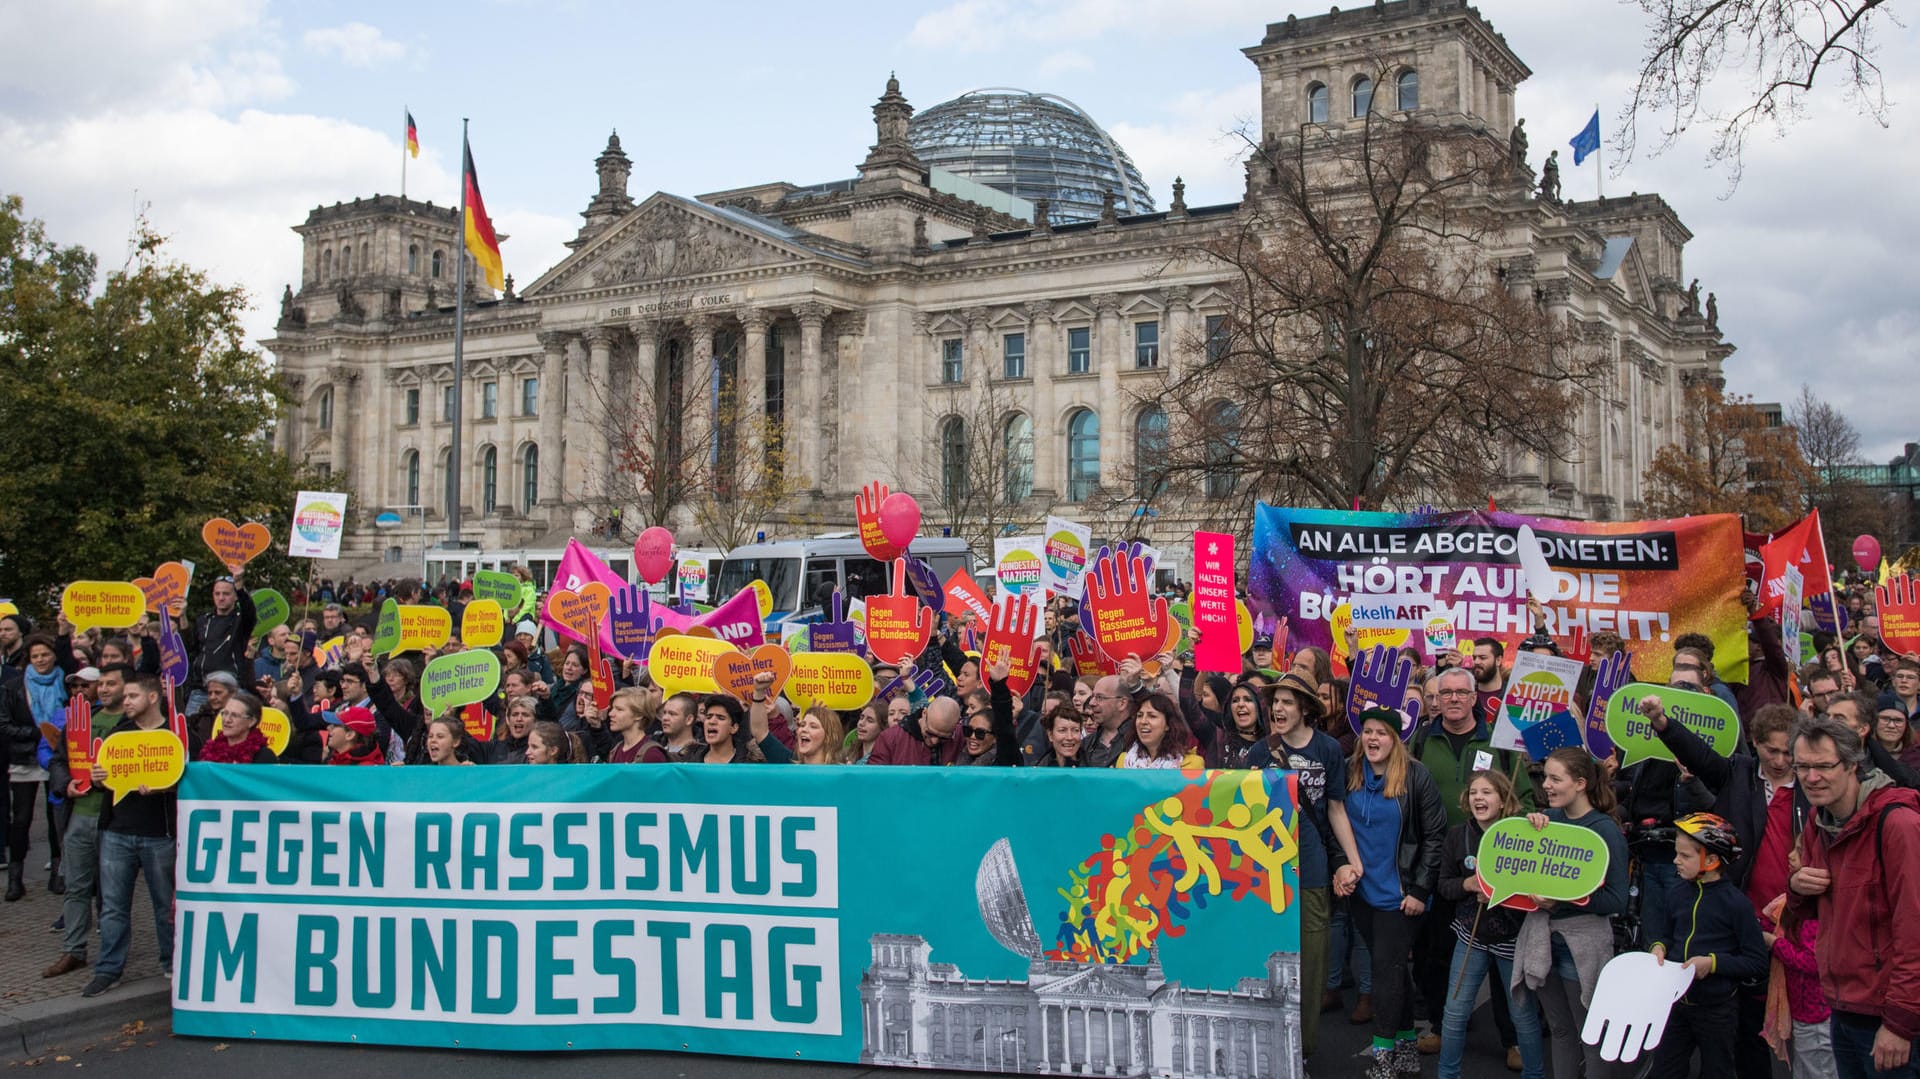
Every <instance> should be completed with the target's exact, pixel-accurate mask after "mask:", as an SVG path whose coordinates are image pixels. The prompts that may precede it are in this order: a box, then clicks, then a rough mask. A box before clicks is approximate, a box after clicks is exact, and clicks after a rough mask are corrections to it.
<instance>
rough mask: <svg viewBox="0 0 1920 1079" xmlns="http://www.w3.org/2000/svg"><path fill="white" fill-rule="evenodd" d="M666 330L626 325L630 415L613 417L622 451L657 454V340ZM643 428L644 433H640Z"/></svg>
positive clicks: (658, 326) (657, 326) (648, 325)
mask: <svg viewBox="0 0 1920 1079" xmlns="http://www.w3.org/2000/svg"><path fill="white" fill-rule="evenodd" d="M665 329H666V328H665V327H664V326H662V325H661V324H660V323H658V322H653V321H650V320H639V321H635V322H629V323H627V332H628V333H630V334H632V335H633V383H632V385H630V386H628V387H627V400H628V402H629V404H628V407H629V408H630V409H632V415H630V416H625V417H616V418H615V421H614V423H613V424H612V427H613V429H614V431H615V432H616V434H615V437H616V438H617V439H618V442H617V443H616V445H618V446H620V447H621V449H622V450H623V451H628V452H630V451H634V450H642V451H645V452H648V453H655V452H658V446H659V441H658V439H659V432H660V423H661V410H662V405H661V394H660V387H661V385H662V381H661V375H660V338H661V336H662V334H663V333H664V332H665ZM642 425H644V429H642Z"/></svg>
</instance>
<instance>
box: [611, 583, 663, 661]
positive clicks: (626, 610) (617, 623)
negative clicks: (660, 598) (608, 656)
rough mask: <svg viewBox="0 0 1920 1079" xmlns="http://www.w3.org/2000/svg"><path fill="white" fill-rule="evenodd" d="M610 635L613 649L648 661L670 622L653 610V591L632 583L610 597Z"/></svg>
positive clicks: (617, 652)
mask: <svg viewBox="0 0 1920 1079" xmlns="http://www.w3.org/2000/svg"><path fill="white" fill-rule="evenodd" d="M607 602H608V607H607V635H608V636H609V637H610V638H612V643H613V650H614V652H615V653H616V654H617V655H619V656H620V658H622V659H630V660H632V661H633V662H635V663H645V662H646V661H647V654H648V653H649V652H652V651H653V642H654V639H655V637H656V636H657V635H658V634H659V632H660V629H661V627H663V626H665V625H666V621H665V620H664V619H662V618H660V617H659V616H658V615H655V614H654V613H653V594H652V593H650V592H648V591H647V590H646V589H644V588H642V587H640V586H639V585H637V584H636V585H628V586H627V587H625V588H622V589H620V590H619V591H617V592H614V593H613V594H612V595H611V596H610V597H608V600H607Z"/></svg>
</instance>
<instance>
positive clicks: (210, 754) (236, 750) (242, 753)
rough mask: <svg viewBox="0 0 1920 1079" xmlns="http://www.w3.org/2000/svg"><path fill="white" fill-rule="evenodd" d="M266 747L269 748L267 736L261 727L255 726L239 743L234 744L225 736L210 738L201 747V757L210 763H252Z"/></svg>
mask: <svg viewBox="0 0 1920 1079" xmlns="http://www.w3.org/2000/svg"><path fill="white" fill-rule="evenodd" d="M265 748H267V736H266V735H264V734H261V733H260V728H258V727H255V728H254V729H252V730H250V731H248V732H247V736H246V737H245V738H242V739H240V744H239V745H234V744H233V743H232V742H229V741H227V740H226V739H225V738H213V739H209V740H208V741H207V744H206V745H203V746H201V747H200V759H201V760H203V761H205V762H207V763H208V764H252V763H253V758H255V757H257V756H259V755H260V751H261V750H263V749H265Z"/></svg>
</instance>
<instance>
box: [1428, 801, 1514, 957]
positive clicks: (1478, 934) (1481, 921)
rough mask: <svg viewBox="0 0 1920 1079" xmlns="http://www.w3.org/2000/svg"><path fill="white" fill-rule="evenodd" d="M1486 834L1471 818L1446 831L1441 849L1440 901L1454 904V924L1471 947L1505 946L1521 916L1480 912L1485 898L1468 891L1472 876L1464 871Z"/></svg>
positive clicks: (1498, 909) (1506, 911) (1500, 909)
mask: <svg viewBox="0 0 1920 1079" xmlns="http://www.w3.org/2000/svg"><path fill="white" fill-rule="evenodd" d="M1485 834H1486V832H1485V830H1484V829H1482V828H1481V827H1480V822H1479V821H1476V820H1474V819H1473V818H1471V817H1469V818H1467V819H1466V820H1465V821H1463V822H1462V823H1460V824H1456V825H1454V826H1453V827H1451V828H1449V829H1447V839H1446V842H1445V843H1444V844H1442V845H1441V848H1440V898H1441V899H1442V900H1445V901H1446V902H1449V903H1453V904H1455V907H1454V915H1453V922H1454V924H1455V925H1457V926H1459V927H1461V929H1463V930H1465V931H1466V932H1468V933H1470V934H1472V936H1473V940H1474V943H1476V944H1482V945H1492V944H1506V943H1508V942H1510V941H1512V940H1513V939H1514V938H1515V937H1518V936H1519V935H1520V919H1521V917H1522V915H1521V914H1520V913H1519V912H1518V911H1514V910H1509V909H1507V908H1506V907H1487V908H1486V909H1485V910H1482V909H1480V908H1481V907H1482V906H1483V905H1484V904H1485V903H1486V896H1484V895H1482V894H1481V893H1480V892H1479V891H1472V892H1469V891H1468V890H1467V880H1468V879H1469V878H1471V877H1472V876H1473V874H1474V871H1473V870H1471V869H1468V868H1467V859H1468V858H1469V857H1472V856H1474V855H1475V854H1476V853H1477V852H1478V851H1479V849H1480V838H1481V836H1483V835H1485Z"/></svg>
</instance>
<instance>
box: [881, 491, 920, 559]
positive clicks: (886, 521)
mask: <svg viewBox="0 0 1920 1079" xmlns="http://www.w3.org/2000/svg"><path fill="white" fill-rule="evenodd" d="M880 534H881V535H883V536H885V537H887V542H888V543H891V544H893V545H894V546H895V547H898V548H900V549H901V550H905V549H906V547H907V545H908V544H910V543H912V542H913V538H914V537H915V536H917V535H919V534H920V503H918V502H915V501H914V500H913V496H912V495H910V494H908V493H907V492H905V491H895V492H894V493H892V494H890V495H888V496H887V500H886V501H885V502H882V503H880Z"/></svg>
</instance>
